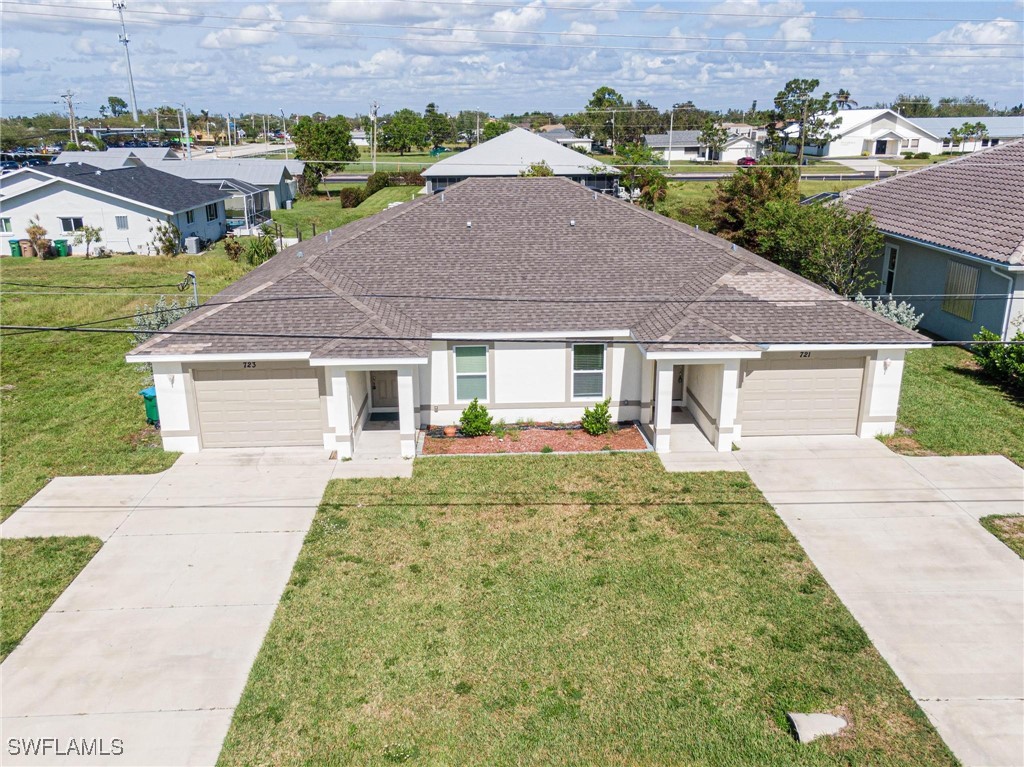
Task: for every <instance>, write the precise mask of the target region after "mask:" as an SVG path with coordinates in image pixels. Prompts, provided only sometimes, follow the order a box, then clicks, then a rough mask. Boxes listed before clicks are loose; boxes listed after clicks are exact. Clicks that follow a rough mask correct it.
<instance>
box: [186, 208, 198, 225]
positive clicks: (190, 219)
mask: <svg viewBox="0 0 1024 767" xmlns="http://www.w3.org/2000/svg"><path fill="white" fill-rule="evenodd" d="M195 222H196V212H195V211H194V210H186V211H185V223H186V224H194V223H195Z"/></svg>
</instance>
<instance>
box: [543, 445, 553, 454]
mask: <svg viewBox="0 0 1024 767" xmlns="http://www.w3.org/2000/svg"><path fill="white" fill-rule="evenodd" d="M540 451H541V452H542V453H553V452H555V449H554V448H553V447H551V445H545V446H544V447H542V448H541V449H540Z"/></svg>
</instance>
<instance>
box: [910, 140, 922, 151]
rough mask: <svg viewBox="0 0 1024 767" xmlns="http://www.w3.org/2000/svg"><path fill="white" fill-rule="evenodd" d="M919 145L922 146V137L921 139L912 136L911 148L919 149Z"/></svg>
mask: <svg viewBox="0 0 1024 767" xmlns="http://www.w3.org/2000/svg"><path fill="white" fill-rule="evenodd" d="M919 146H921V139H919V138H912V139H910V148H911V149H917V148H918V147H919Z"/></svg>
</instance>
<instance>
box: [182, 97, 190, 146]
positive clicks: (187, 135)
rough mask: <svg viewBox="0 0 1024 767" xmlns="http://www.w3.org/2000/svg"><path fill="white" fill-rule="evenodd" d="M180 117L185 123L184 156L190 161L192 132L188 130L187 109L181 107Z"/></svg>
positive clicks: (183, 106)
mask: <svg viewBox="0 0 1024 767" xmlns="http://www.w3.org/2000/svg"><path fill="white" fill-rule="evenodd" d="M181 116H182V118H183V119H184V121H185V156H186V159H189V160H191V159H192V132H191V131H190V130H189V129H188V107H186V106H185V105H184V104H182V105H181Z"/></svg>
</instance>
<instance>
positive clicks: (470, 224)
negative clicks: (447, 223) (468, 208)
mask: <svg viewBox="0 0 1024 767" xmlns="http://www.w3.org/2000/svg"><path fill="white" fill-rule="evenodd" d="M466 228H467V229H472V228H473V222H472V221H467V222H466Z"/></svg>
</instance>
